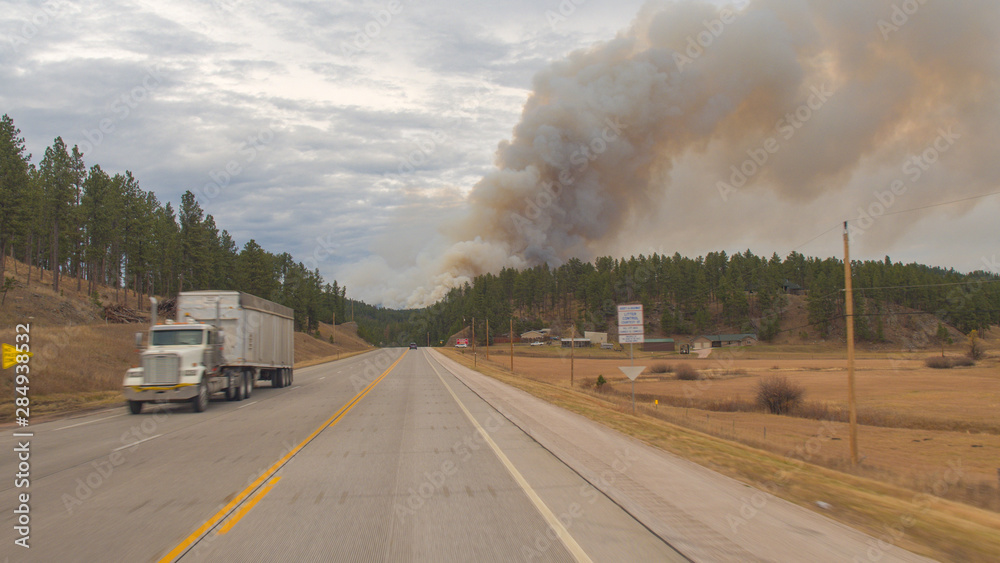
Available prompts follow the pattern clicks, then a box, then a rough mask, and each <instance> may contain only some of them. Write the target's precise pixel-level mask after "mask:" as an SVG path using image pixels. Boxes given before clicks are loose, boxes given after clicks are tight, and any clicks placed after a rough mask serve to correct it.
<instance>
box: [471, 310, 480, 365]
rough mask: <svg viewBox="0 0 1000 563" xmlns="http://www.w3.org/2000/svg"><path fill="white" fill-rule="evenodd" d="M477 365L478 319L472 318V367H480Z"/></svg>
mask: <svg viewBox="0 0 1000 563" xmlns="http://www.w3.org/2000/svg"><path fill="white" fill-rule="evenodd" d="M478 365H479V364H477V363H476V317H472V366H473V367H475V366H478Z"/></svg>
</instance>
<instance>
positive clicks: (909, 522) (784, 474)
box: [445, 350, 1000, 561]
mask: <svg viewBox="0 0 1000 563" xmlns="http://www.w3.org/2000/svg"><path fill="white" fill-rule="evenodd" d="M445 353H447V354H448V355H449V356H450V357H452V358H454V359H455V360H457V361H458V362H460V363H462V364H464V365H467V366H469V367H471V364H472V358H471V357H469V356H468V355H462V354H460V353H456V352H455V351H451V350H445ZM478 369H479V371H481V372H483V373H485V374H486V375H489V376H491V377H495V378H496V379H499V380H500V381H503V382H505V383H507V384H509V385H513V386H514V387H518V388H520V389H523V390H525V391H527V392H529V393H531V394H533V395H535V396H537V397H539V398H541V399H544V400H547V401H549V402H551V403H553V404H555V405H558V406H560V407H563V408H565V409H567V410H570V411H572V412H576V413H579V414H581V415H583V416H586V417H588V418H590V419H592V420H595V421H597V422H600V423H602V424H605V425H607V426H609V427H610V428H613V429H615V430H618V431H620V432H622V433H624V434H628V435H630V436H633V437H635V438H637V439H640V440H642V441H644V442H646V443H648V444H650V445H652V446H655V447H658V448H661V449H663V450H666V451H669V452H672V453H675V454H677V455H680V456H682V457H684V458H687V459H690V460H692V461H694V462H696V463H699V464H701V465H704V466H706V467H709V468H711V469H713V470H715V471H719V472H721V473H723V474H725V475H729V476H731V477H734V478H736V479H739V480H741V481H743V482H746V483H749V484H751V485H754V486H757V487H761V488H767V489H768V490H770V491H771V492H773V493H774V494H776V495H777V496H779V497H782V498H784V499H786V500H789V501H791V502H794V503H796V504H799V505H801V506H804V507H807V508H809V509H811V510H815V511H818V509H817V507H816V504H815V502H816V501H817V500H826V501H827V502H829V503H830V504H832V505H833V508H832V509H831V510H829V511H823V512H822V514H824V515H826V516H829V517H831V518H834V519H836V520H839V521H841V522H843V523H845V524H847V525H850V526H852V527H854V528H857V529H859V530H861V531H863V532H866V533H868V534H870V535H872V536H873V537H875V538H878V539H883V540H884V541H887V542H890V543H892V544H895V545H898V546H900V547H903V548H905V549H909V550H911V551H914V552H916V553H920V554H923V555H927V556H930V557H935V558H937V559H940V560H966V561H997V560H998V559H1000V515H998V514H996V513H993V512H989V511H986V510H981V509H977V508H973V507H970V506H967V505H964V504H961V503H956V502H951V501H947V500H944V499H940V498H938V497H934V496H928V495H923V494H920V493H915V492H914V491H912V490H908V489H904V488H902V487H896V486H892V485H887V484H885V483H881V482H878V481H875V480H872V479H866V478H863V477H858V476H854V475H850V474H847V473H842V472H838V471H834V470H831V469H826V468H823V467H819V466H816V465H812V464H810V463H806V462H804V461H803V460H801V459H792V458H787V457H783V456H779V455H776V454H773V453H769V452H766V451H763V450H758V449H755V448H751V447H749V446H744V445H741V444H737V443H735V442H729V441H726V440H722V439H719V438H715V437H713V436H709V435H707V434H703V433H700V432H697V431H694V430H689V429H686V428H683V427H680V426H676V425H673V424H670V423H668V422H665V421H662V420H658V419H654V418H651V417H645V416H641V415H640V416H633V415H631V414H628V413H627V412H623V410H622V409H621V408H620V406H619V405H617V404H615V403H614V402H611V401H607V400H604V399H602V398H601V397H597V396H593V395H590V394H588V393H584V392H581V391H578V390H575V389H570V388H568V387H565V386H561V385H553V384H549V383H543V382H538V381H534V380H530V379H525V378H522V377H516V376H512V375H511V374H510V372H508V371H504V370H501V369H499V368H496V367H494V366H491V365H488V364H487V365H483V364H480V366H479V367H478ZM817 439H819V437H817ZM803 446H805V444H803ZM932 486H938V487H947V486H950V482H949V480H948V479H946V478H944V477H942V479H941V481H940V482H938V483H934V484H933V485H932ZM748 497H749V495H748ZM890 530H892V531H890ZM858 555H859V556H861V557H864V556H865V555H866V554H858Z"/></svg>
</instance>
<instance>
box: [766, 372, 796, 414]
mask: <svg viewBox="0 0 1000 563" xmlns="http://www.w3.org/2000/svg"><path fill="white" fill-rule="evenodd" d="M805 393H806V390H805V389H803V388H802V387H801V386H799V385H796V384H794V383H792V382H790V381H788V378H787V377H784V376H781V377H776V376H771V377H765V378H764V379H761V380H760V382H758V383H757V404H758V405H760V406H761V407H763V408H765V409H767V411H768V412H770V413H771V414H788V412H790V411H791V410H792V409H794V408H795V407H797V406H798V405H799V404H800V403H801V402H802V396H803V395H805Z"/></svg>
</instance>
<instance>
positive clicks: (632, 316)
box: [618, 303, 646, 414]
mask: <svg viewBox="0 0 1000 563" xmlns="http://www.w3.org/2000/svg"><path fill="white" fill-rule="evenodd" d="M645 335H646V325H645V324H644V322H643V319H642V303H639V304H634V305H619V306H618V343H619V344H626V343H627V344H628V361H629V367H628V368H624V367H620V368H618V369H620V370H622V373H624V374H625V375H627V376H628V378H629V379H631V380H632V413H633V414H634V413H635V378H636V377H639V374H640V373H642V371H643V370H644V369H646V368H645V366H638V367H636V366H635V357H634V356H633V345H635V344H642V343H643V342H645Z"/></svg>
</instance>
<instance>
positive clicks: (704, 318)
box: [388, 250, 1000, 342]
mask: <svg viewBox="0 0 1000 563" xmlns="http://www.w3.org/2000/svg"><path fill="white" fill-rule="evenodd" d="M852 266H853V283H854V288H855V315H856V329H857V337H858V339H859V340H861V341H870V342H878V341H880V340H882V339H883V338H884V337H883V334H882V325H883V317H884V316H885V315H887V314H888V309H889V307H890V306H897V308H900V307H902V308H906V309H907V310H910V311H911V312H909V313H907V314H919V315H922V316H926V315H933V316H934V317H936V318H937V319H938V321H939V322H941V323H944V324H946V325H951V326H953V327H954V328H956V329H958V330H959V331H962V332H963V333H967V332H969V331H971V330H973V329H978V330H980V331H983V330H985V329H987V328H988V327H989V326H991V325H997V324H1000V283H998V282H1000V276H998V275H997V274H996V273H995V272H985V271H977V272H972V273H968V274H963V273H959V272H956V271H954V270H946V269H942V268H935V267H928V266H924V265H920V264H905V265H904V264H901V263H899V262H892V261H891V260H890V258H889V257H886V258H885V259H884V260H881V261H863V262H861V261H854V262H852ZM843 287H844V264H843V261H841V260H838V259H835V258H827V259H819V258H807V257H806V256H803V255H802V254H799V253H797V252H792V253H791V254H789V255H788V256H787V257H785V258H784V259H782V258H781V257H779V256H778V255H772V256H771V257H770V258H764V257H760V256H755V255H754V254H753V253H751V252H750V251H749V250H748V251H746V252H744V253H739V254H733V255H732V256H728V255H727V254H726V253H725V252H711V253H709V254H708V255H706V256H704V257H698V258H687V257H683V256H680V255H679V254H674V255H673V256H660V255H657V254H654V255H652V256H642V255H640V256H638V257H632V258H629V259H623V260H617V259H613V258H610V257H602V258H598V259H597V260H595V261H594V262H593V263H588V262H583V261H581V260H576V259H573V260H570V261H569V262H568V263H566V264H564V265H562V266H560V267H558V268H549V267H547V266H538V267H535V268H532V269H529V270H524V271H515V270H503V271H501V272H500V273H499V274H497V275H493V274H487V275H483V276H479V277H477V278H476V279H475V280H474V282H473V283H472V284H467V285H466V286H465V287H463V288H460V289H454V290H452V291H451V292H450V293H449V294H448V296H447V297H446V298H445V299H444V300H443V301H442V302H440V303H438V304H436V305H434V306H432V307H430V308H428V309H426V310H421V311H414V312H413V314H412V318H411V319H410V320H409V322H406V323H403V322H398V323H397V324H396V325H394V326H393V327H392V330H394V331H398V332H392V334H390V335H389V338H388V340H390V341H391V340H396V338H393V336H394V335H397V334H398V340H399V341H402V340H406V339H407V338H411V337H413V338H416V337H419V338H420V339H422V338H424V336H423V335H424V334H425V333H428V332H429V333H430V335H431V341H432V342H435V341H438V340H444V339H447V337H448V336H449V335H451V334H453V333H455V332H457V331H459V330H461V329H462V327H464V326H467V325H468V324H469V323H470V322H471V319H472V318H473V317H475V318H476V319H477V320H478V321H477V324H478V322H481V321H485V320H486V319H489V321H490V324H491V326H492V327H494V328H493V334H498V333H500V332H503V333H506V332H507V331H508V328H507V327H508V326H509V325H508V323H509V320H510V319H511V318H512V317H513V318H514V319H515V331H517V332H520V331H523V330H526V329H528V328H538V327H542V326H549V325H555V326H560V327H563V328H564V329H566V328H568V326H569V322H570V321H572V322H573V323H574V324H575V326H576V330H577V331H578V333H579V331H583V330H599V331H604V330H608V329H609V328H613V324H614V322H615V319H616V305H617V304H619V303H636V302H637V303H642V304H643V305H644V309H645V311H646V319H645V320H646V324H647V328H646V330H647V334H652V333H660V334H670V335H686V334H696V333H702V332H712V333H716V332H723V331H738V332H756V333H757V334H758V335H759V337H760V338H761V339H762V340H765V341H766V340H770V339H772V338H773V337H775V336H776V335H777V334H779V333H780V332H782V331H788V330H795V331H803V330H805V329H808V331H809V332H810V333H812V334H815V335H817V336H819V337H825V336H827V335H828V334H829V332H830V331H831V329H832V327H833V326H834V324H835V323H836V322H837V321H838V320H842V319H843V316H844V294H843ZM789 294H800V295H801V294H805V295H806V297H805V300H806V303H807V310H808V321H807V324H806V325H805V326H795V327H792V326H787V325H786V324H784V320H785V317H786V306H787V304H788V299H789ZM482 333H483V325H482V324H480V325H479V329H477V336H481V335H482ZM414 335H416V336H414ZM418 341H419V340H418Z"/></svg>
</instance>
